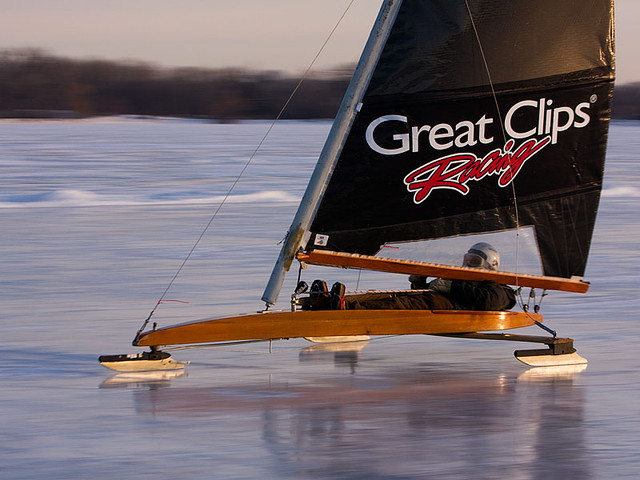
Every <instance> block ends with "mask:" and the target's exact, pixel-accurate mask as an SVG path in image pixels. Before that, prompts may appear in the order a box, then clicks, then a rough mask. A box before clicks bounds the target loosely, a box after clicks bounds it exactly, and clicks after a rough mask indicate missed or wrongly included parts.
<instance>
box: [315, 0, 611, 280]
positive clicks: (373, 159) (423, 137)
mask: <svg viewBox="0 0 640 480" xmlns="http://www.w3.org/2000/svg"><path fill="white" fill-rule="evenodd" d="M613 49H614V44H613V0H589V1H585V0H563V1H560V2H559V1H557V0H509V1H505V0H500V1H498V0H475V1H474V0H468V1H466V2H465V1H464V0H404V1H403V2H402V4H401V6H400V10H399V11H398V15H397V17H396V19H395V23H394V24H393V27H392V30H391V31H390V33H389V36H388V39H387V42H386V44H385V46H384V48H383V50H382V53H381V56H380V59H379V61H378V63H377V65H376V68H375V70H374V73H373V76H372V78H371V80H370V82H369V85H368V86H367V88H366V91H365V95H364V97H363V99H362V104H361V105H360V108H359V110H358V114H357V116H356V118H355V121H354V123H353V126H352V128H351V130H350V132H349V134H348V137H347V140H346V142H345V144H344V147H343V148H342V151H341V153H340V156H339V159H338V162H337V164H336V166H335V169H334V171H333V174H332V176H331V180H330V182H329V184H328V186H327V188H326V190H325V193H324V195H323V197H322V200H321V202H320V205H319V207H318V209H317V212H316V215H315V217H314V220H313V222H312V225H311V228H310V230H311V233H312V235H311V237H310V240H309V242H308V244H307V246H306V248H307V250H311V249H314V248H328V249H330V250H336V251H344V252H352V253H360V254H375V253H376V252H377V251H378V250H379V249H380V247H381V246H382V245H383V244H384V243H388V242H401V241H412V240H425V239H433V238H442V237H449V236H453V235H460V234H470V233H482V232H496V231H501V230H507V229H512V228H515V227H517V226H520V227H526V226H532V227H533V228H534V230H535V235H536V240H537V243H538V246H539V249H540V255H541V258H542V266H543V271H544V274H545V275H551V276H561V277H572V276H580V277H581V276H583V274H584V270H585V266H586V261H587V255H588V252H589V245H590V242H591V236H592V232H593V227H594V223H595V217H596V212H597V208H598V202H599V197H600V190H601V186H602V178H603V171H604V157H605V150H606V139H607V131H608V125H609V118H610V109H611V97H612V94H613V80H614V51H613ZM516 205H517V207H516Z"/></svg>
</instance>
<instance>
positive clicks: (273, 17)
mask: <svg viewBox="0 0 640 480" xmlns="http://www.w3.org/2000/svg"><path fill="white" fill-rule="evenodd" d="M350 1H351V0H0V12H1V14H0V49H11V48H26V47H28V48H40V49H43V50H46V51H47V52H49V53H52V54H56V55H61V56H66V57H73V58H100V59H107V60H134V61H143V62H149V63H153V64H157V65H161V66H167V67H183V66H188V67H205V68H223V67H242V68H249V69H256V70H284V71H288V72H292V73H298V72H302V71H304V70H305V69H306V68H307V67H308V66H309V64H310V63H311V61H312V60H313V58H314V57H315V55H316V53H317V52H318V50H319V49H320V47H321V46H322V44H323V42H324V41H325V39H326V38H327V36H328V35H329V32H330V31H331V30H332V28H333V27H334V25H335V24H336V23H337V21H338V19H339V18H340V16H341V15H342V13H343V12H344V10H345V9H346V7H347V5H348V4H349V3H350ZM558 1H563V0H558ZM381 3H382V2H381V0H356V1H355V3H354V4H353V6H352V7H351V9H350V10H349V12H348V13H347V15H346V17H345V18H344V20H343V23H342V24H341V26H340V28H339V30H338V31H337V32H336V34H335V36H334V37H333V38H332V40H331V41H330V43H329V44H328V45H327V47H326V49H325V50H324V52H323V53H322V56H321V57H320V59H319V60H318V62H317V63H316V64H315V66H316V67H317V68H330V67H333V66H339V65H344V64H347V63H353V62H355V61H357V59H358V57H359V56H360V52H361V51H362V48H363V46H364V43H365V41H366V39H367V36H368V33H369V30H370V28H371V25H372V24H373V21H374V20H375V17H376V15H377V13H378V9H379V8H380V4H381ZM638 19H640V0H617V1H616V37H617V38H616V51H617V52H616V57H617V83H618V84H621V83H629V82H640V29H638V28H637V25H635V24H636V23H637V22H638Z"/></svg>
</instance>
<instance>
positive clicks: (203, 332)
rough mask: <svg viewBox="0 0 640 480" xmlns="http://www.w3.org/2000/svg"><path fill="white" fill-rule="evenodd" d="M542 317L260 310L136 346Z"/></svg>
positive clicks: (471, 327)
mask: <svg viewBox="0 0 640 480" xmlns="http://www.w3.org/2000/svg"><path fill="white" fill-rule="evenodd" d="M536 321H538V322H542V315H540V314H532V313H524V312H475V311H461V310H438V311H431V310H321V311H298V312H265V313H257V314H252V315H242V316H236V317H226V318H218V319H212V320H203V321H199V322H194V323H188V324H182V325H176V326H173V327H166V328H161V329H157V330H155V331H149V332H145V333H142V334H141V335H140V336H139V337H138V338H137V339H136V341H135V342H134V345H137V346H149V345H158V346H159V345H187V344H199V343H213V342H233V341H243V340H268V339H283V338H301V337H327V336H348V335H419V334H442V333H465V332H487V331H494V330H508V329H514V328H522V327H528V326H531V325H533V324H534V323H535V322H536Z"/></svg>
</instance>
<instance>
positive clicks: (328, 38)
mask: <svg viewBox="0 0 640 480" xmlns="http://www.w3.org/2000/svg"><path fill="white" fill-rule="evenodd" d="M355 1H356V0H350V1H349V3H348V4H347V7H346V8H345V10H344V12H342V15H341V16H340V18H339V19H338V21H337V22H336V24H335V25H334V26H333V28H332V29H331V31H330V32H329V35H328V36H327V38H326V39H325V41H324V42H323V44H322V46H321V47H320V49H319V50H318V52H317V53H316V55H315V57H313V60H312V61H311V63H310V64H309V66H308V67H307V68H306V70H305V71H304V73H303V74H302V76H301V77H300V80H298V83H297V84H296V86H295V87H294V89H293V91H292V92H291V94H290V95H289V97H288V98H287V100H286V101H285V103H284V105H283V106H282V108H281V109H280V112H278V115H276V118H275V119H274V120H273V121H272V122H271V124H270V125H269V128H267V131H266V132H265V133H264V135H263V136H262V139H261V140H260V142H258V145H257V146H256V148H255V149H254V150H253V153H252V154H251V156H250V157H249V159H248V160H247V161H246V163H245V164H244V166H243V167H242V170H240V173H239V174H238V175H237V177H236V178H235V180H234V181H233V183H232V184H231V186H230V187H229V189H228V191H227V193H226V194H225V196H224V197H223V199H222V201H221V202H220V203H219V204H218V207H217V208H216V210H215V211H214V212H213V214H212V215H211V217H210V218H209V221H208V222H207V224H206V226H205V227H204V229H203V230H202V233H200V236H199V237H198V239H197V240H196V242H195V243H194V245H193V247H191V250H189V253H187V255H186V257H185V258H184V260H183V261H182V263H181V264H180V266H179V267H178V270H177V271H176V273H175V274H174V276H173V278H171V280H170V281H169V284H168V285H167V287H166V288H165V290H164V292H162V295H160V298H159V299H158V301H157V302H156V304H155V306H154V307H153V308H152V309H151V313H149V316H148V317H147V318H146V319H145V320H144V322H143V324H142V326H141V327H140V329H139V330H138V332H137V334H136V339H137V338H138V337H139V336H140V334H141V333H142V332H143V331H144V329H145V328H146V327H147V325H148V324H149V321H150V320H151V317H152V316H153V314H154V313H155V312H156V310H157V309H158V307H159V306H160V304H161V303H162V301H163V300H164V297H165V296H166V295H167V293H168V292H169V290H170V289H171V287H172V286H173V284H174V283H175V281H176V279H177V278H178V276H179V275H180V273H181V272H182V270H183V268H184V266H185V265H186V264H187V262H188V261H189V259H190V258H191V256H192V255H193V252H194V251H195V249H196V248H197V247H198V244H199V243H200V241H201V240H202V238H203V237H204V235H205V234H206V233H207V231H208V230H209V227H211V224H212V223H213V221H214V220H215V218H216V217H217V216H218V213H219V212H220V210H221V209H222V207H223V206H224V205H225V204H226V202H227V200H228V199H229V197H230V196H231V193H232V192H233V190H234V189H235V187H236V185H237V184H238V182H239V181H240V179H241V178H242V176H243V175H244V173H245V171H246V170H247V168H249V165H251V163H252V162H253V159H254V158H255V156H256V155H257V153H258V151H260V149H261V148H262V145H263V144H264V142H265V141H266V140H267V137H268V136H269V135H270V134H271V131H272V130H273V128H274V127H275V125H276V123H277V122H278V121H279V120H280V118H281V117H282V115H283V114H284V111H285V110H286V109H287V107H288V106H289V104H290V103H291V101H292V100H293V97H294V96H295V95H296V93H297V92H298V90H299V89H300V86H301V85H302V83H303V82H304V81H305V80H306V79H307V76H308V75H309V72H310V71H311V69H312V68H313V66H314V65H315V63H316V61H317V60H318V58H319V57H320V55H321V54H322V52H323V51H324V49H325V47H326V46H327V44H328V43H329V41H330V40H331V38H332V37H333V34H334V33H335V32H336V30H337V29H338V27H339V26H340V24H341V23H342V20H344V17H345V16H346V15H347V13H348V12H349V10H350V9H351V7H352V5H353V4H354V3H355Z"/></svg>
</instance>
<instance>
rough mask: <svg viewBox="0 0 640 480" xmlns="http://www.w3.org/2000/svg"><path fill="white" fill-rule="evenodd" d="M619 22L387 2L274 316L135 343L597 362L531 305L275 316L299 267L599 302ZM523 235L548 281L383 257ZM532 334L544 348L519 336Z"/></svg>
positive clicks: (594, 5) (573, 4)
mask: <svg viewBox="0 0 640 480" xmlns="http://www.w3.org/2000/svg"><path fill="white" fill-rule="evenodd" d="M613 11H614V6H613V0H594V1H591V2H583V1H579V0H566V1H563V2H557V0H537V1H535V2H532V1H530V0H509V1H504V0H386V1H385V2H384V3H383V4H382V7H381V10H380V12H379V14H378V17H377V19H376V21H375V24H374V26H373V29H372V31H371V34H370V37H369V39H368V42H367V43H366V46H365V48H364V51H363V53H362V56H361V59H360V61H359V63H358V65H357V67H356V69H355V72H354V75H353V78H352V80H351V82H350V85H349V87H348V89H347V91H346V94H345V96H344V99H343V101H342V104H341V106H340V109H339V111H338V114H337V115H336V118H335V121H334V122H333V125H332V127H331V130H330V132H329V135H328V137H327V140H326V143H325V145H324V147H323V149H322V151H321V154H320V156H319V159H318V162H317V165H316V167H315V170H314V172H313V174H312V176H311V178H310V180H309V184H308V187H307V190H306V192H305V194H304V196H303V198H302V200H301V202H300V206H299V208H298V211H297V213H296V215H295V217H294V219H293V222H292V224H291V226H290V228H289V229H288V232H287V233H286V239H285V241H284V244H283V247H282V250H281V252H280V255H279V257H278V258H277V261H276V263H275V265H274V268H273V272H272V274H271V277H270V279H269V281H268V283H267V285H266V288H265V290H264V293H263V295H262V301H263V302H264V304H265V308H264V309H263V310H261V311H260V312H258V313H255V314H250V315H239V316H233V317H226V318H218V319H213V320H206V321H198V322H192V323H187V324H181V325H175V326H168V327H162V328H156V327H155V326H154V327H153V328H152V329H149V330H145V328H146V323H148V322H146V323H145V326H143V328H142V329H141V330H140V331H139V332H138V334H137V335H136V337H135V340H134V342H133V344H134V345H135V346H140V347H143V346H149V347H151V348H152V351H155V350H158V349H160V348H162V347H163V346H175V345H192V344H211V343H214V344H215V343H226V342H242V341H254V340H275V339H290V338H300V337H302V338H308V339H309V338H310V339H315V340H316V341H322V340H328V341H330V340H331V339H336V340H340V339H346V340H349V339H353V338H358V337H363V338H367V337H370V336H376V335H443V336H454V337H459V338H475V339H486V340H506V341H519V342H533V343H540V344H542V346H543V348H541V349H539V350H524V351H517V352H516V357H517V358H518V359H519V360H521V361H523V362H524V363H527V364H530V365H535V366H544V365H560V364H573V363H585V362H586V360H585V359H584V358H583V357H581V356H579V355H578V354H577V352H576V351H575V348H574V346H573V340H572V339H570V338H560V337H558V336H557V335H556V333H555V331H553V330H551V329H550V328H548V327H546V326H545V325H544V324H543V316H542V314H541V313H540V311H539V309H538V308H537V307H534V308H527V306H526V305H521V308H520V309H519V310H518V311H515V310H513V311H467V310H439V311H434V310H393V309H384V310H370V309H369V310H340V309H336V310H320V311H318V310H303V309H301V308H300V304H301V303H304V301H302V300H303V299H304V297H305V295H307V294H306V293H301V292H294V293H293V294H292V297H291V298H292V300H291V309H290V310H285V311H275V310H274V309H271V306H273V305H275V303H276V300H277V298H278V295H279V294H280V290H281V289H282V286H283V283H284V278H285V275H286V274H287V272H289V271H290V270H291V267H292V265H294V264H295V262H298V264H299V265H300V266H307V265H324V266H331V267H336V268H352V269H362V270H375V271H384V272H392V273H395V274H405V275H411V274H418V275H424V276H430V277H444V278H448V279H460V280H471V281H483V280H493V281H496V282H499V283H502V284H508V285H511V286H513V288H514V289H517V290H518V291H522V289H541V290H542V291H549V290H557V291H567V292H575V293H586V292H587V290H588V287H589V284H588V283H587V282H585V281H584V272H585V267H586V263H587V258H588V253H589V248H590V243H591V238H592V233H593V229H594V224H595V219H596V214H597V210H598V203H599V198H600V191H601V186H602V180H603V172H604V159H605V150H606V142H607V133H608V126H609V119H610V112H611V100H612V95H613V84H614V77H615V75H614V71H615V70H614V29H613ZM522 229H528V231H531V232H533V233H532V235H533V236H534V238H535V245H536V249H537V255H538V256H539V260H540V265H541V272H540V273H538V274H524V273H522V272H518V271H514V272H502V271H498V272H492V271H487V270H480V269H473V268H466V267H458V266H453V265H445V264H442V263H439V262H428V261H427V262H425V261H417V260H415V259H412V260H402V259H395V258H385V256H384V252H385V247H386V246H388V245H398V244H410V243H412V242H425V241H429V240H433V239H448V238H455V237H459V236H468V237H469V238H473V236H475V235H482V234H488V233H495V232H518V231H520V230H522ZM514 238H516V239H515V240H514V241H517V234H516V235H515V236H514ZM471 242H472V240H470V242H469V243H471ZM424 256H425V258H424V259H423V260H428V259H429V251H428V250H427V251H425V252H424ZM516 270H517V269H516ZM305 272H306V271H305ZM299 274H300V273H299ZM309 280H311V279H309ZM533 325H538V326H542V327H543V328H545V330H547V334H543V335H540V336H538V335H518V334H511V333H505V331H506V330H511V329H517V328H523V327H529V326H533ZM114 363H117V362H114ZM127 368H129V366H127Z"/></svg>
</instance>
